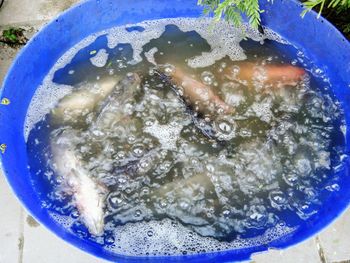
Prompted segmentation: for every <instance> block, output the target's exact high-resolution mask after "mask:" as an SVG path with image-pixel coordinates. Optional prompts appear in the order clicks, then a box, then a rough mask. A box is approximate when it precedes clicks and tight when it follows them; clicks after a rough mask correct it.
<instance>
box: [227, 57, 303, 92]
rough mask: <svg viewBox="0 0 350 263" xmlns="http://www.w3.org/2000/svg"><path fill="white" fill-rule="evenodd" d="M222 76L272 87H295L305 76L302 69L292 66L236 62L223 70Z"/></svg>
mask: <svg viewBox="0 0 350 263" xmlns="http://www.w3.org/2000/svg"><path fill="white" fill-rule="evenodd" d="M223 76H224V77H225V78H227V79H229V80H239V81H243V82H246V83H247V84H251V83H252V82H253V81H254V80H257V79H258V80H259V81H261V82H263V83H264V84H270V85H272V87H278V86H279V85H277V84H282V85H284V86H286V85H288V86H296V85H297V84H298V83H299V82H300V81H302V80H303V78H304V77H305V76H306V72H305V70H304V69H302V68H300V67H296V66H292V65H276V64H275V65H274V64H270V65H257V64H256V63H252V62H240V63H239V62H237V63H235V65H232V66H229V67H227V68H225V69H224V71H223Z"/></svg>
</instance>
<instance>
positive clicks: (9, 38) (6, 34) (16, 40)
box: [0, 27, 28, 46]
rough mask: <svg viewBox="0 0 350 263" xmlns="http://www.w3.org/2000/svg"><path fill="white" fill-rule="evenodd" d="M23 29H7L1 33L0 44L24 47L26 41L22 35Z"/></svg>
mask: <svg viewBox="0 0 350 263" xmlns="http://www.w3.org/2000/svg"><path fill="white" fill-rule="evenodd" d="M23 32H24V29H23V28H13V27H11V28H9V29H6V30H3V31H2V36H0V42H3V43H5V44H8V45H10V46H17V45H24V44H26V43H27V41H28V39H27V38H26V37H25V36H24V34H23Z"/></svg>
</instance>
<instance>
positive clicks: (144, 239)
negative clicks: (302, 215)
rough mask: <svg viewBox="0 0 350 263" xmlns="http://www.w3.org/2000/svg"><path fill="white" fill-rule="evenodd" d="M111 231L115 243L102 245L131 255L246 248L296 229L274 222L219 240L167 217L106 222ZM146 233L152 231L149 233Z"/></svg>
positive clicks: (264, 242)
mask: <svg viewBox="0 0 350 263" xmlns="http://www.w3.org/2000/svg"><path fill="white" fill-rule="evenodd" d="M106 228H107V229H108V230H110V231H113V233H114V236H115V239H116V241H115V243H114V244H113V245H108V246H105V248H106V249H107V250H109V251H112V252H115V253H118V254H123V255H132V256H144V255H157V256H162V255H169V254H170V255H182V254H183V252H186V254H197V253H202V252H203V251H206V252H216V251H224V250H229V249H238V248H249V247H252V246H258V245H262V244H264V245H266V244H268V243H269V242H271V241H273V240H276V239H278V238H280V237H281V236H284V235H288V234H291V233H292V232H294V231H295V230H296V228H295V227H294V228H291V227H287V226H285V225H277V226H276V227H274V228H271V229H268V230H267V231H266V232H265V233H264V234H263V235H261V236H260V237H258V238H245V239H240V238H237V239H235V240H234V241H232V242H220V241H218V240H216V239H214V238H210V237H203V236H200V235H198V234H196V233H195V232H192V231H191V230H190V229H188V228H186V227H185V226H183V225H181V224H178V223H175V224H174V221H171V220H169V219H164V220H162V221H150V222H139V223H128V224H126V225H124V226H118V227H114V226H112V225H108V226H107V227H106ZM147 233H152V235H148V234H147Z"/></svg>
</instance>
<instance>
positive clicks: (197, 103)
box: [156, 64, 234, 116]
mask: <svg viewBox="0 0 350 263" xmlns="http://www.w3.org/2000/svg"><path fill="white" fill-rule="evenodd" d="M156 71H157V72H158V73H160V74H162V75H163V76H164V75H165V76H167V80H168V81H170V82H172V83H173V84H174V85H176V86H177V93H178V94H180V95H181V96H182V97H183V98H184V99H185V100H186V101H187V102H189V104H190V105H192V107H193V108H194V109H196V111H198V112H200V113H202V114H204V115H208V116H215V115H217V113H218V112H222V113H226V114H229V113H232V112H233V111H234V109H233V108H232V107H231V106H230V105H228V104H226V103H225V102H224V101H223V100H222V99H221V98H220V97H219V96H218V95H217V94H215V93H214V91H213V90H212V89H211V88H210V87H209V86H207V85H205V84H204V83H202V82H200V81H198V80H196V79H195V78H192V77H190V76H189V75H188V74H185V73H184V72H183V70H182V69H181V68H180V67H179V66H174V65H170V64H168V65H158V66H157V68H156Z"/></svg>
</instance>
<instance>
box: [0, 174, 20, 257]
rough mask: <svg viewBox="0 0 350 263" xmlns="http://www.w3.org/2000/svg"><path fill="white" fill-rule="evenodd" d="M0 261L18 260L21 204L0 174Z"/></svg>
mask: <svg viewBox="0 0 350 263" xmlns="http://www.w3.org/2000/svg"><path fill="white" fill-rule="evenodd" d="M0 208H1V217H0V263H12V262H18V258H19V257H20V253H19V251H20V249H19V247H20V246H21V237H22V235H23V232H22V228H21V225H22V215H21V209H22V208H21V206H20V205H19V202H18V201H17V200H16V198H15V196H14V195H13V193H12V191H11V190H10V188H9V186H8V185H7V182H6V181H5V178H4V176H3V175H2V174H0Z"/></svg>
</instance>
